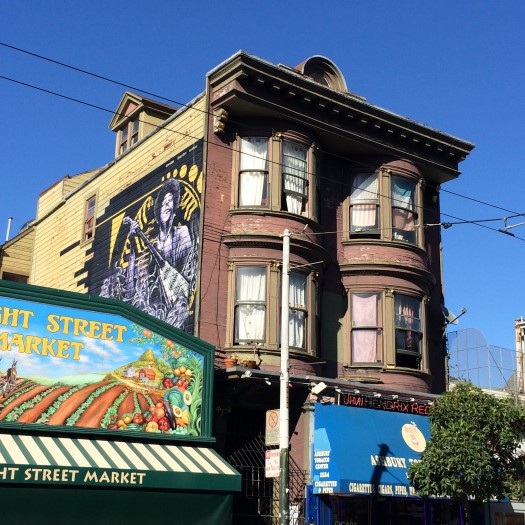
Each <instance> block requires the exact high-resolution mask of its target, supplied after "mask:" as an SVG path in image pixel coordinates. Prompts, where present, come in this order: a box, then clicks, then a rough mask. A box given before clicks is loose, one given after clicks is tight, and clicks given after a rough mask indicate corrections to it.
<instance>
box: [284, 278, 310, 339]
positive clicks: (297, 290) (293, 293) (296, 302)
mask: <svg viewBox="0 0 525 525" xmlns="http://www.w3.org/2000/svg"><path fill="white" fill-rule="evenodd" d="M306 283H307V276H306V275H305V274H303V273H300V272H290V305H289V308H290V314H289V328H288V344H289V345H290V346H291V347H294V348H301V349H305V348H306V334H307V320H308V318H307V314H308V309H307V290H306Z"/></svg>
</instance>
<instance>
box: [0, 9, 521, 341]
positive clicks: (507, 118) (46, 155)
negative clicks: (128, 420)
mask: <svg viewBox="0 0 525 525" xmlns="http://www.w3.org/2000/svg"><path fill="white" fill-rule="evenodd" d="M248 5H249V9H247V6H248ZM524 15H525V3H523V2H521V1H519V0H506V1H504V2H498V3H496V2H489V1H487V0H478V1H474V0H466V1H463V2H457V1H452V0H434V1H427V0H407V1H403V0H399V1H397V2H392V1H389V0H382V1H381V0H367V1H361V2H356V1H350V0H346V1H342V0H335V1H328V2H314V1H311V0H303V1H301V2H298V1H296V0H290V1H288V2H282V1H281V2H276V1H274V0H268V1H265V2H252V3H249V4H247V3H246V2H241V1H230V0H224V1H223V2H210V1H201V2H191V3H190V2H185V3H182V2H176V1H167V0H164V1H158V0H150V1H148V2H139V1H138V0H129V1H126V2H122V1H114V2H107V1H104V2H102V1H100V0H91V1H90V2H80V1H79V0H70V1H68V2H66V1H64V0H51V1H49V2H41V1H34V0H28V1H25V0H19V1H17V2H13V1H9V0H0V42H2V43H4V44H9V45H11V46H16V47H19V48H22V49H24V50H27V51H31V52H33V53H36V54H40V55H43V56H46V57H49V58H52V59H54V60H57V61H61V62H64V63H67V64H70V65H72V66H75V67H77V68H81V69H85V70H88V71H91V72H93V73H97V74H98V75H102V76H106V77H110V78H112V79H114V80H116V81H119V82H122V83H125V84H128V85H132V86H135V87H137V88H141V89H143V90H145V91H149V92H150V93H155V94H157V95H159V96H163V97H166V98H168V99H171V100H172V101H176V102H180V103H186V102H188V101H189V100H191V99H192V98H193V97H194V96H196V95H197V94H199V93H201V92H202V91H203V90H204V88H205V75H206V73H207V72H208V71H210V70H211V69H213V68H214V67H215V66H216V65H218V64H219V63H221V62H222V61H224V60H226V59H227V58H228V57H230V56H231V55H233V54H234V53H235V52H236V51H238V50H240V49H243V50H245V51H247V52H249V53H252V54H254V55H256V56H259V57H261V58H263V59H265V60H268V61H269V62H272V63H275V64H278V63H283V64H286V65H289V66H295V65H297V64H298V63H300V62H301V61H303V60H304V59H306V58H308V57H310V56H313V55H323V56H326V57H328V58H329V59H331V60H332V61H334V62H335V63H336V64H337V66H338V67H339V69H340V70H341V71H342V73H343V75H344V76H345V78H346V82H347V86H348V89H349V90H350V91H352V92H353V93H357V94H359V95H362V96H364V97H365V98H366V99H367V101H368V102H370V103H371V104H374V105H377V106H380V107H382V108H385V109H387V110H389V111H392V112H394V113H398V114H400V115H403V116H406V117H409V118H411V119H413V120H416V121H418V122H421V123H423V124H426V125H429V126H431V127H433V128H437V129H439V130H441V131H444V132H446V133H448V134H451V135H454V136H457V137H459V138H462V139H464V140H468V141H470V142H473V143H475V145H476V147H475V149H474V150H473V152H472V153H471V155H470V156H469V157H468V159H467V160H466V161H465V162H463V163H462V164H461V166H460V169H461V171H462V175H461V176H460V177H459V179H458V180H456V181H453V182H451V183H448V184H447V185H445V186H444V187H443V190H444V191H443V192H442V201H441V203H442V213H443V214H444V217H443V220H444V221H450V222H458V221H472V220H480V219H482V220H486V219H503V218H504V217H509V216H512V215H516V214H519V213H525V203H524V198H523V195H524V191H523V189H524V182H523V180H524V179H523V176H522V171H523V169H524V166H525V147H524V146H525V144H524V141H525V138H524V137H525V129H524V128H525V118H524V117H525V114H524V113H525V102H524V97H523V87H522V86H523V81H524V78H525V53H524V48H525V46H524V44H525V37H524V36H523V23H524V18H525V16H524ZM0 76H2V77H9V78H11V79H14V80H17V81H19V82H23V83H27V84H31V85H33V86H38V87H40V88H42V89H45V90H50V91H54V92H57V93H60V94H62V95H65V96H68V97H71V98H76V99H79V100H82V101H85V102H87V103H89V104H92V105H96V106H99V107H101V108H105V109H107V110H108V111H103V110H102V109H95V108H93V107H89V106H86V105H82V104H79V103H75V102H72V101H70V100H67V99H64V98H60V97H57V96H53V95H50V94H47V93H44V92H42V91H37V90H35V89H33V88H29V87H26V86H23V85H21V84H17V83H14V82H12V81H9V80H5V79H4V78H0V96H1V97H2V102H3V103H2V112H1V119H0V122H1V129H2V135H1V140H0V158H1V164H0V177H1V181H2V199H1V202H0V242H3V240H4V239H5V231H6V229H7V219H8V217H9V216H12V217H13V223H12V227H11V234H12V235H13V234H15V233H16V232H17V231H18V230H19V229H20V227H21V226H22V225H23V224H24V222H26V221H27V220H29V219H32V218H34V216H35V212H36V202H37V198H38V195H39V193H40V192H41V191H43V190H44V189H46V188H47V187H49V186H50V185H52V184H53V183H54V182H55V181H57V180H58V179H60V178H61V177H63V176H64V175H67V174H70V175H74V174H76V173H79V172H82V171H86V170H89V169H92V168H96V167H99V166H102V165H104V164H106V163H107V162H109V161H110V160H111V159H112V158H113V155H114V145H115V137H114V134H113V133H112V132H111V131H110V130H109V128H108V124H109V121H110V119H111V111H113V110H115V109H116V107H117V105H118V103H119V101H120V99H121V96H122V94H123V92H124V91H125V88H123V87H121V86H118V85H115V84H112V83H109V82H105V81H102V80H99V79H95V78H92V77H89V76H87V75H83V74H81V73H78V72H75V71H71V70H68V69H66V68H63V67H60V66H57V65H54V64H51V63H49V62H45V61H43V60H39V59H37V58H34V57H31V56H28V55H25V54H23V53H20V52H16V51H14V50H12V49H9V48H6V47H4V46H0ZM445 190H446V191H445ZM448 192H453V193H448ZM455 194H458V195H459V196H458V195H455ZM477 201H478V202H477ZM522 219H523V220H522ZM519 222H525V217H523V218H520V217H518V218H515V219H509V220H508V222H507V224H509V225H510V224H517V223H519ZM482 224H483V225H484V226H486V227H481V226H476V225H473V224H457V225H454V226H453V227H452V228H449V229H446V230H443V232H442V233H443V271H444V277H445V296H446V303H447V306H448V308H449V309H450V310H451V311H453V312H455V313H459V311H460V310H461V308H462V307H466V308H467V309H468V312H467V314H465V315H464V316H462V317H461V319H460V324H459V325H458V328H469V327H472V328H478V329H480V330H481V331H482V332H483V333H484V334H485V336H486V338H487V340H488V342H489V343H490V344H493V345H498V346H503V347H506V348H514V346H515V343H514V319H515V318H517V317H519V316H521V315H524V316H525V303H524V301H523V299H522V297H523V290H524V288H525V287H524V285H523V277H522V275H523V266H524V254H525V225H524V226H521V227H516V228H513V229H511V230H509V231H511V232H512V233H514V234H515V237H511V236H509V235H504V234H502V233H499V232H497V231H495V230H497V229H498V228H502V227H503V226H504V222H503V220H499V221H494V222H485V223H482ZM487 227H488V228H490V229H488V228H487Z"/></svg>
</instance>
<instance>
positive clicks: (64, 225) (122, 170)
mask: <svg viewBox="0 0 525 525" xmlns="http://www.w3.org/2000/svg"><path fill="white" fill-rule="evenodd" d="M194 107H195V109H194V108H193V107H192V108H188V109H186V110H184V111H181V112H180V114H178V116H177V118H175V119H174V120H173V121H172V122H171V123H170V124H169V125H167V126H166V127H165V128H163V129H161V130H159V131H158V132H156V133H154V134H153V135H151V136H150V137H149V138H148V139H147V140H146V141H144V142H143V143H141V144H139V145H138V146H137V147H135V148H134V149H132V150H130V151H129V153H128V154H126V155H124V156H123V157H122V158H120V159H117V160H116V161H115V163H114V164H112V165H111V166H110V167H109V168H107V169H106V171H103V172H102V173H101V174H100V175H99V176H98V177H95V178H94V180H92V181H90V182H89V183H88V184H87V185H86V186H83V187H82V188H80V189H79V190H78V191H75V192H73V193H72V194H70V195H69V196H67V202H66V203H65V204H64V205H63V206H60V207H58V208H57V209H56V210H55V211H54V212H53V213H52V214H51V215H50V216H49V217H47V218H46V219H44V220H43V221H42V222H41V223H38V224H37V226H36V237H35V250H34V254H35V255H34V265H33V267H34V272H33V275H32V279H31V282H32V283H33V284H37V285H40V286H48V287H51V288H60V289H63V290H70V291H76V292H86V291H87V289H86V286H84V285H79V284H78V282H79V280H81V279H82V278H84V277H86V275H78V274H76V273H77V272H79V270H81V269H82V268H83V267H84V265H85V263H86V261H87V260H88V259H89V258H90V257H91V255H86V252H87V251H88V250H89V249H90V247H91V243H90V242H87V243H81V242H79V241H81V237H82V231H83V219H84V204H85V201H86V199H87V198H89V197H90V196H92V195H93V194H94V193H96V194H97V195H98V198H97V210H96V215H97V217H98V216H100V215H101V214H103V212H104V210H105V208H106V207H107V205H108V203H109V201H110V199H111V198H112V197H114V196H115V195H116V194H119V193H121V192H122V191H124V190H125V189H126V188H127V187H129V186H130V185H131V184H133V183H134V182H135V181H137V180H139V179H141V178H142V177H144V176H145V175H147V174H149V173H150V172H152V171H153V170H154V169H156V168H157V167H159V166H162V165H163V163H165V162H166V161H168V160H169V159H170V158H172V157H173V156H174V155H176V154H177V153H179V152H181V151H183V150H184V149H185V148H188V147H189V146H191V145H192V144H193V143H195V142H196V141H197V140H199V139H202V138H203V137H204V125H205V120H206V119H205V102H204V98H203V97H202V98H201V99H199V100H198V101H196V104H195V106H194ZM56 204H57V202H56V201H55V205H56ZM39 208H41V206H40V204H39ZM43 208H44V207H43V206H42V209H43ZM49 208H50V206H49V205H47V208H46V209H47V210H48V211H49ZM39 211H40V210H39ZM39 216H43V214H42V213H41V212H40V214H39ZM61 252H62V254H61Z"/></svg>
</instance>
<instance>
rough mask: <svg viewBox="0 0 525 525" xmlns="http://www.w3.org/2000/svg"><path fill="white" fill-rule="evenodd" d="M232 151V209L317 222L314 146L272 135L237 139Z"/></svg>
mask: <svg viewBox="0 0 525 525" xmlns="http://www.w3.org/2000/svg"><path fill="white" fill-rule="evenodd" d="M235 149H236V150H238V151H239V154H238V157H237V160H236V161H235V162H234V166H235V167H234V170H236V171H237V175H236V178H235V179H234V180H236V181H237V182H236V184H237V187H234V188H232V190H233V191H232V193H233V194H234V201H233V202H232V204H233V206H236V207H238V208H248V207H252V208H253V207H259V208H268V209H270V210H274V211H286V212H289V213H293V214H296V215H301V216H305V217H310V218H312V219H314V220H315V219H316V218H317V213H318V209H319V203H318V200H319V186H318V178H319V177H318V171H319V163H318V162H317V157H316V154H315V150H316V147H315V145H314V144H312V143H311V142H306V141H304V142H300V139H299V138H298V139H297V140H293V141H292V140H288V139H284V138H282V135H281V134H280V133H274V134H273V135H272V136H271V137H269V136H266V137H264V136H258V137H257V136H254V137H239V138H238V142H237V148H235Z"/></svg>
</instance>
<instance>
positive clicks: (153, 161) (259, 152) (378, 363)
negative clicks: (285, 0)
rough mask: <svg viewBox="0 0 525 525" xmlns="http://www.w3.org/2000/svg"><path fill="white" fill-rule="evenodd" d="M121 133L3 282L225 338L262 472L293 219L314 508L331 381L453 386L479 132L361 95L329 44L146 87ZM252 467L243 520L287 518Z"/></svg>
mask: <svg viewBox="0 0 525 525" xmlns="http://www.w3.org/2000/svg"><path fill="white" fill-rule="evenodd" d="M111 128H112V129H113V130H114V131H115V132H116V133H117V140H116V158H115V159H114V160H112V161H110V162H109V163H108V164H107V165H106V166H104V167H102V168H100V169H97V170H94V171H92V172H87V173H84V174H80V175H77V176H76V177H71V178H67V179H63V180H61V181H60V182H59V183H57V184H56V185H55V186H53V187H52V188H50V189H49V190H46V191H45V192H44V193H43V194H42V195H41V198H40V200H39V204H38V211H37V217H36V219H35V221H34V222H33V223H32V224H31V230H30V235H31V246H30V248H29V249H28V248H26V246H27V244H28V241H27V239H28V233H25V232H22V233H20V234H19V235H18V236H17V237H16V238H14V239H12V240H11V241H10V242H9V243H6V244H5V245H4V246H3V247H2V251H1V259H0V272H2V278H9V275H10V274H16V275H19V274H20V275H24V276H25V277H27V279H28V282H29V283H30V284H37V285H41V286H47V287H52V288H60V289H64V290H70V291H77V292H85V293H90V294H93V295H100V296H105V297H112V298H116V299H119V300H122V301H125V302H127V303H129V304H131V305H133V306H136V307H137V308H139V309H141V310H143V311H145V312H147V313H149V314H151V315H153V316H155V317H157V318H159V319H161V320H162V321H165V322H167V323H169V324H171V325H173V326H175V327H177V328H180V329H182V330H186V331H188V332H191V333H193V334H194V335H196V336H198V337H200V338H201V339H203V340H205V341H207V342H209V343H211V344H213V345H214V346H215V347H216V377H215V385H216V387H215V404H216V412H215V414H216V419H215V431H214V435H215V436H216V437H217V439H218V443H219V445H220V447H221V450H222V452H223V453H224V455H225V456H228V457H229V458H230V461H231V459H232V458H233V459H236V460H237V463H235V461H231V462H232V464H234V466H236V467H237V468H239V469H240V470H242V467H244V466H246V467H247V468H252V472H253V468H258V469H259V471H261V469H262V467H264V463H263V458H261V456H260V454H259V452H261V453H262V452H264V447H263V448H261V441H260V436H261V435H262V434H263V433H264V430H265V414H266V411H268V410H270V409H274V408H277V406H278V405H279V391H278V390H279V389H278V385H279V370H280V368H279V367H280V345H281V338H280V331H281V330H280V319H281V309H282V307H283V305H282V304H281V279H282V258H283V240H282V236H283V232H284V231H285V230H288V231H289V232H290V234H291V253H290V263H291V268H290V270H291V271H290V304H289V305H286V308H289V318H290V321H289V341H288V342H289V347H290V363H289V366H290V374H291V378H292V379H291V386H292V389H291V391H290V410H291V426H290V435H291V436H292V438H291V455H292V461H293V464H294V468H295V469H296V472H297V473H298V474H297V476H295V477H294V476H292V481H293V480H299V481H298V482H297V487H296V493H294V490H295V489H292V500H293V501H295V504H296V506H297V509H298V510H297V512H298V513H299V514H301V513H302V514H303V515H304V514H305V507H304V486H305V485H309V483H310V481H311V477H312V472H311V468H312V461H311V457H310V456H311V446H312V443H311V430H312V428H313V423H312V407H313V404H314V403H313V401H315V399H314V398H312V396H311V393H310V389H311V385H312V383H313V384H316V383H317V382H319V381H323V382H324V383H325V384H327V386H328V391H327V393H329V394H330V393H331V394H332V397H334V395H333V392H334V389H337V390H339V391H340V390H341V389H343V390H345V389H347V390H348V389H354V390H356V389H360V390H362V391H365V392H369V393H370V395H372V394H374V393H375V394H377V395H378V396H389V395H390V396H399V395H405V396H409V397H414V398H419V399H421V400H428V399H429V398H430V397H432V395H433V394H439V393H441V392H443V391H444V389H445V380H446V373H445V372H446V363H445V361H446V348H445V340H444V337H443V333H444V332H443V327H444V317H443V311H442V308H443V305H444V298H443V286H442V273H441V236H440V228H439V223H440V208H439V206H440V199H439V191H440V186H441V185H442V184H444V183H446V182H448V181H450V180H453V179H454V178H456V177H457V176H458V175H459V171H458V167H459V163H460V162H461V161H462V160H464V159H465V157H466V156H467V155H468V154H469V152H470V151H471V150H472V148H473V144H471V143H469V142H466V141H463V140H460V139H457V138H455V137H452V136H450V135H447V134H445V133H442V132H440V131H436V130H434V129H432V128H430V127H427V126H424V125H421V124H418V123H417V122H414V121H412V120H409V119H407V118H405V117H401V116H399V115H397V114H394V113H392V112H390V111H387V110H384V109H381V108H379V107H377V106H374V105H372V104H369V103H368V102H367V101H366V100H365V99H364V98H363V97H361V96H359V95H355V94H352V93H351V92H349V91H348V89H347V86H346V82H345V79H344V77H343V75H342V73H341V72H340V71H339V69H338V67H337V66H336V65H335V64H334V63H333V62H331V61H330V60H329V59H327V58H324V57H321V56H315V57H312V58H310V59H308V60H306V61H305V62H303V63H302V64H300V65H299V66H297V67H295V68H290V67H287V66H283V65H274V64H271V63H268V62H266V61H264V60H262V59H260V58H257V57H254V56H252V55H249V54H247V53H245V52H239V53H237V54H235V55H234V56H232V57H230V58H229V59H228V60H226V61H225V62H223V63H222V64H220V65H219V66H217V67H216V68H215V69H214V70H212V71H211V72H210V73H208V75H207V77H206V90H205V92H204V93H203V94H201V95H199V96H197V97H196V98H195V99H194V100H192V101H191V102H190V103H188V104H187V105H186V106H184V107H183V108H179V109H176V108H172V107H169V106H166V105H164V104H160V103H157V102H155V101H152V100H149V99H145V98H143V97H140V96H138V95H135V94H131V93H126V94H125V95H124V97H123V99H122V102H121V103H120V105H119V108H118V110H117V111H116V113H115V116H114V118H113V119H112V121H111ZM22 243H24V247H25V248H24V251H23V253H24V256H23V257H22V258H23V263H22V261H21V262H20V265H19V266H18V267H17V268H18V269H17V268H13V265H12V264H11V263H10V262H9V261H10V254H14V253H16V256H17V257H21V255H20V254H21V253H22V250H21V249H19V250H18V251H17V250H16V246H17V245H20V246H22ZM11 260H12V259H11ZM226 357H233V358H235V359H236V364H235V366H230V365H228V366H225V358H226ZM252 367H254V368H252ZM247 371H248V372H249V373H248V374H247V373H246V372H247ZM262 477H263V478H264V472H263V469H262ZM245 481H246V485H245V491H244V496H243V498H244V499H243V498H241V499H242V501H240V500H239V501H238V502H237V515H238V520H240V521H239V523H242V517H241V516H243V515H244V516H246V515H250V516H252V517H254V516H257V515H259V516H264V515H266V516H269V515H272V514H273V515H275V512H274V510H272V505H273V500H274V497H275V487H273V488H272V485H271V483H270V485H268V483H269V482H268V480H266V481H264V483H263V485H264V486H265V487H266V488H265V490H266V489H267V492H264V494H263V492H259V493H255V492H254V489H253V487H254V480H253V479H252V480H251V481H250V479H249V478H248V477H247V478H246V480H245ZM250 487H251V488H250ZM252 489H253V490H252ZM261 498H262V500H263V501H264V502H265V503H264V505H263V507H265V508H262V510H261V507H260V506H259V508H258V507H257V501H261ZM294 498H295V499H294Z"/></svg>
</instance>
